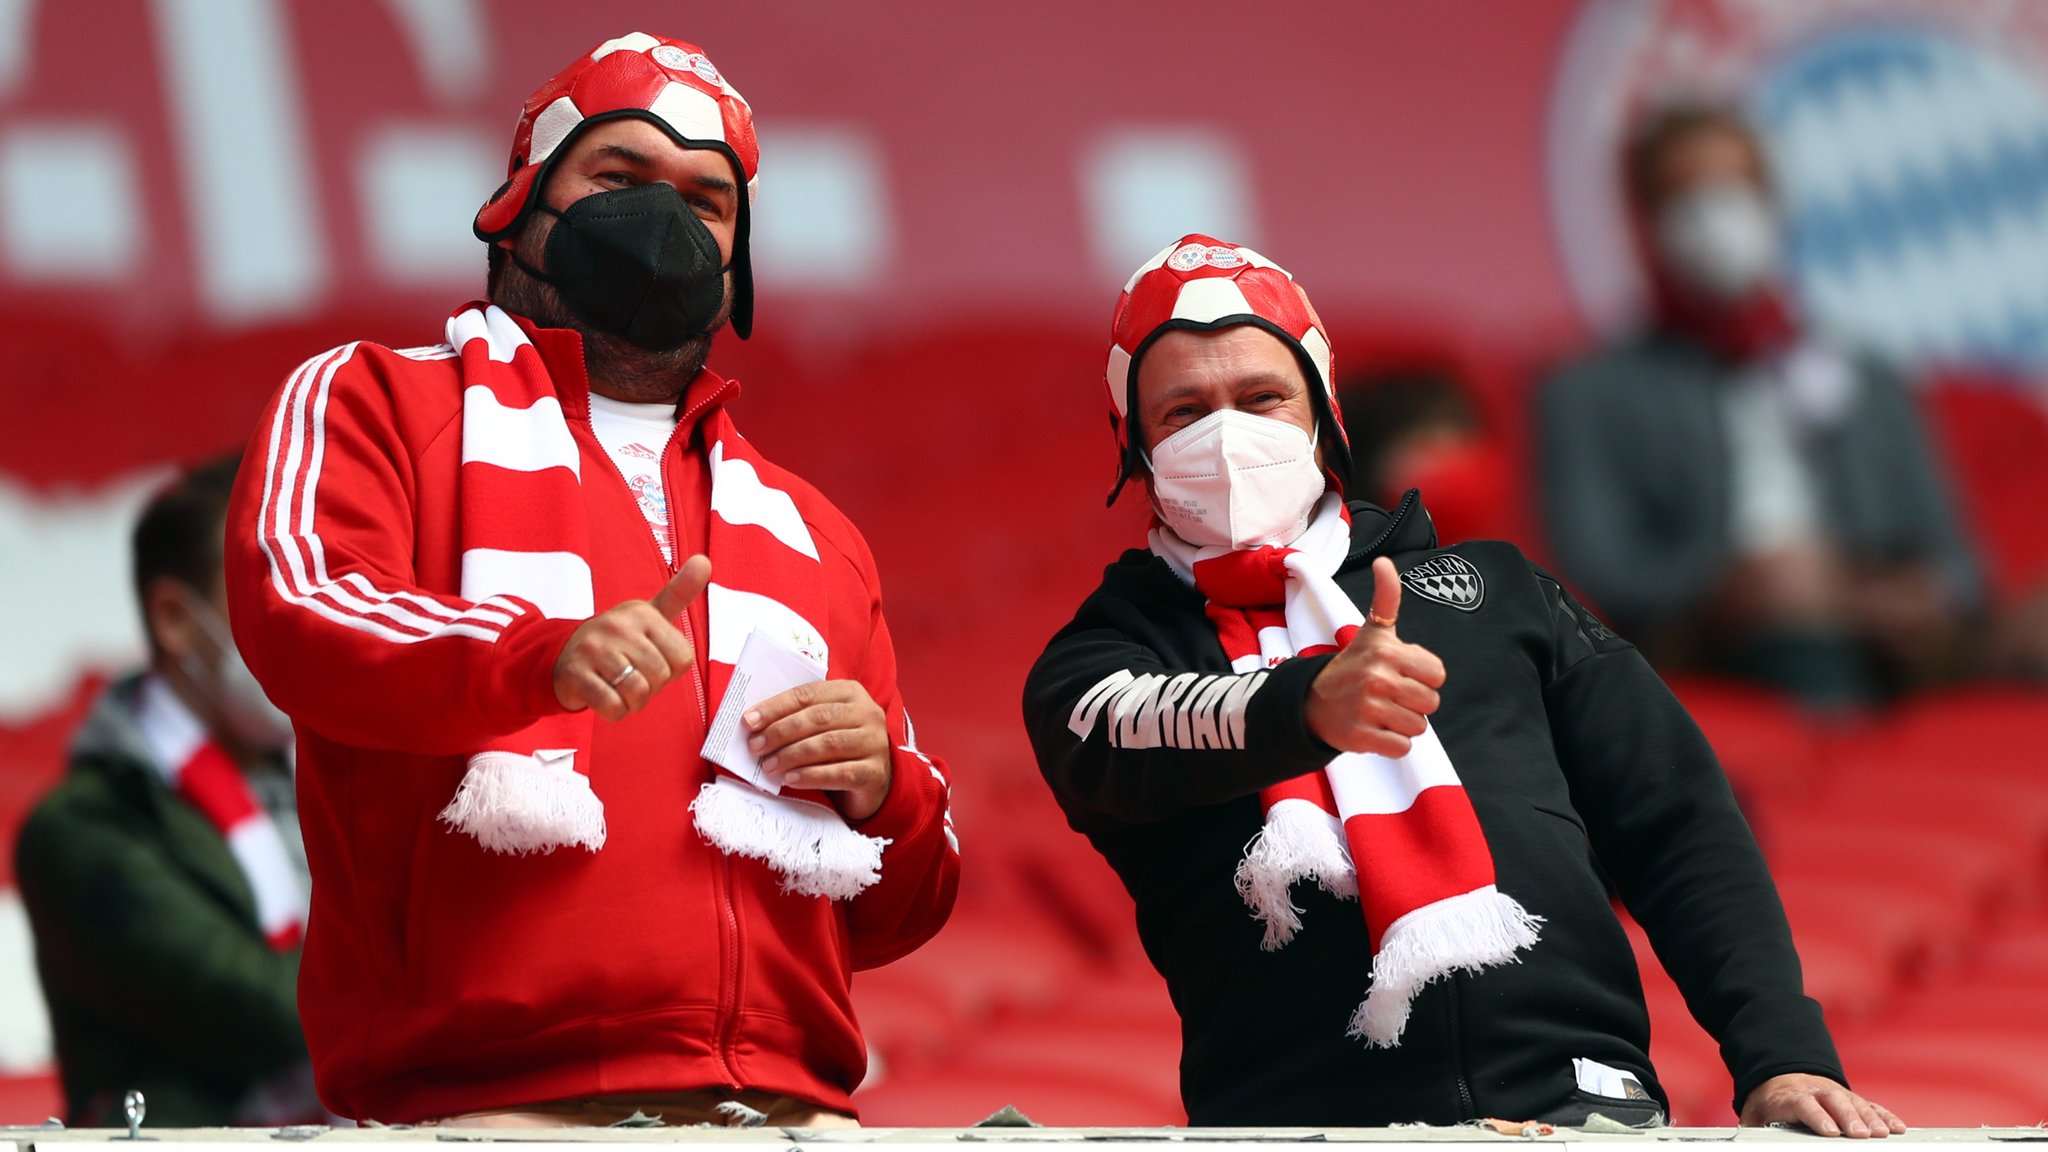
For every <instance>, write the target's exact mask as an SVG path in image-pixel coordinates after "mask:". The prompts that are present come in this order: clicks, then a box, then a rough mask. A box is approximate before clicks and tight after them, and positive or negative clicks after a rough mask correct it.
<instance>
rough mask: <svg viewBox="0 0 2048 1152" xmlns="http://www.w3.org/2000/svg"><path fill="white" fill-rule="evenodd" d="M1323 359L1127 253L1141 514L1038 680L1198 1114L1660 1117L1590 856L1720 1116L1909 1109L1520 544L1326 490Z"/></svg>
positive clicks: (1259, 315) (1057, 787) (1337, 429)
mask: <svg viewBox="0 0 2048 1152" xmlns="http://www.w3.org/2000/svg"><path fill="white" fill-rule="evenodd" d="M1329 362H1330V348H1329V343H1328V339H1327V337H1326V335H1325V333H1324V332H1323V329H1322V325H1321V321H1320V320H1319V319H1318V318H1317V317H1316V315H1315V313H1314V310H1313V309H1312V308H1311V307H1310V306H1309V304H1308V300H1307V297H1306V295H1305V294H1304V293H1302V292H1301V290H1300V289H1299V287H1298V286H1297V285H1296V284H1295V283H1294V282H1293V280H1292V278H1291V277H1289V276H1288V275H1287V274H1286V273H1285V272H1284V271H1283V270H1281V269H1280V268H1278V267H1277V266H1275V265H1274V264H1273V263H1272V262H1271V261H1269V260H1267V259H1265V258H1264V257H1262V256H1259V255H1258V254H1257V253H1255V252H1252V251H1250V250H1249V249H1245V248H1242V247H1238V246H1234V245H1229V244H1223V243H1220V242H1218V241H1216V240H1214V239H1212V238H1210V237H1206V236H1198V235H1197V236H1189V237H1186V238H1184V239H1182V240H1181V241H1179V242H1177V243H1176V244H1174V245H1171V246H1169V247H1168V248H1166V249H1165V250H1163V251H1162V252H1160V253H1159V255H1158V256H1156V257H1155V258H1154V259H1153V260H1152V261H1150V262H1148V263H1147V264H1146V265H1145V266H1144V267H1142V268H1140V269H1139V271H1138V274H1137V275H1135V276H1133V277H1132V279H1131V281H1130V283H1129V284H1127V285H1126V286H1125V290H1124V294H1123V296H1122V298H1121V299H1120V301H1119V303H1118V307H1117V313H1116V319H1115V322H1114V343H1113V346H1112V350H1111V353H1110V362H1109V370H1108V373H1107V383H1108V390H1109V399H1110V405H1111V410H1112V422H1113V425H1114V427H1115V429H1116V432H1117V437H1118V441H1119V445H1120V447H1121V449H1122V461H1121V464H1120V469H1119V477H1118V489H1119V490H1120V489H1121V486H1122V483H1123V482H1124V481H1125V480H1126V479H1128V478H1130V477H1131V476H1133V475H1139V476H1142V477H1143V479H1144V482H1145V485H1146V488H1147V490H1148V493H1149V495H1150V496H1151V500H1152V506H1153V509H1154V511H1155V513H1156V514H1157V518H1158V523H1157V526H1156V527H1155V528H1154V529H1153V531H1152V533H1151V536H1150V541H1149V542H1150V545H1151V547H1150V548H1149V549H1147V550H1133V551H1130V552H1127V553H1125V555H1124V556H1123V558H1122V559H1121V560H1119V561H1118V562H1117V563H1115V564H1113V565H1111V566H1110V567H1109V569H1108V570H1107V571H1106V572H1105V574H1104V578H1103V582H1102V585H1101V587H1100V588H1098V589H1097V590H1096V592H1095V593H1094V594H1093V595H1091V596H1090V597H1089V598H1088V600H1087V601H1086V602H1085V603H1084V604H1083V605H1082V606H1081V609H1080V611H1079V613H1078V614H1077V615H1076V617H1075V619H1074V620H1073V622H1072V623H1070V624H1069V625H1067V626H1066V627H1065V628H1064V629H1062V630H1061V631H1060V632H1059V634H1058V635H1057V636H1055V637H1054V638H1053V640H1052V642H1051V644H1050V645H1049V646H1048V647H1047V649H1046V652H1045V654H1044V655H1043V656H1042V657H1041V658H1040V659H1039V661H1038V663H1037V665H1036V666H1035V667H1034V668H1033V669H1032V672H1031V676H1030V679H1029V681H1028V683H1027V684H1026V686H1025V700H1024V710H1025V717H1026V721H1027V724H1028V726H1029V728H1030V733H1031V738H1032V742H1033V745H1034V747H1035V749H1036V752H1037V755H1038V760H1039V765H1040V768H1041V770H1042V771H1043V773H1044V775H1045V777H1046V780H1047V781H1048V782H1049V783H1050V784H1051V786H1052V788H1053V790H1054V792H1055V793H1056V794H1057V796H1058V798H1059V800H1060V803H1061V805H1062V807H1063V808H1064V809H1065V811H1066V813H1067V817H1068V821H1069V823H1070V824H1072V826H1073V827H1074V828H1075V829H1076V830H1078V831H1080V832H1082V833H1084V834H1086V835H1087V836H1088V837H1089V839H1090V840H1091V841H1092V842H1093V843H1094V845H1095V846H1096V848H1097V849H1098V850H1099V851H1101V852H1102V854H1103V855H1104V856H1105V857H1106V858H1107V859H1108V860H1109V862H1110V864H1111V865H1112V866H1113V867H1114V868H1115V869H1116V870H1117V872H1118V874H1119V875H1120V876H1121V877H1122V879H1123V882H1124V884H1125V886H1126V887H1127V888H1129V889H1130V891H1131V893H1132V895H1133V896H1134V897H1135V899H1136V900H1137V906H1138V930H1139V934H1140V936H1141V937H1142V939H1143V941H1144V944H1145V948H1146V951H1147V953H1148V955H1149V956H1150V957H1151V958H1152V961H1153V963H1154V964H1155V965H1156V966H1157V967H1158V969H1159V971H1160V972H1161V974H1162V975H1164V976H1165V977H1166V981H1167V984H1168V987H1169V989H1170V991H1171V992H1172V995H1173V999H1174V1003H1175V1005H1176V1007H1177V1008H1178V1009H1179V1011H1180V1014H1181V1019H1182V1035H1183V1048H1184V1050H1183V1055H1182V1062H1181V1083H1182V1094H1183V1097H1184V1099H1185V1103H1186V1105H1187V1109H1188V1115H1189V1118H1190V1119H1191V1120H1192V1121H1193V1122H1194V1123H1196V1124H1201V1125H1259V1126H1271V1125H1383V1124H1390V1123H1399V1122H1415V1121H1420V1122H1427V1123H1435V1124H1449V1123H1455V1122H1458V1121H1463V1120H1469V1119H1474V1118H1482V1117H1495V1118H1505V1119H1512V1120H1526V1119H1538V1120H1548V1121H1553V1122H1561V1123H1577V1122H1582V1121H1583V1120H1584V1119H1585V1117H1586V1116H1587V1115H1588V1114H1589V1113H1590V1112H1595V1111H1598V1112H1601V1113H1603V1114H1605V1115H1607V1116H1609V1117H1610V1118H1615V1119H1624V1120H1627V1121H1630V1122H1634V1123H1639V1124H1654V1123H1658V1122H1661V1119H1662V1115H1663V1107H1664V1094H1663V1090H1662V1088H1661V1087H1660V1086H1659V1084H1658V1082H1657V1078H1656V1074H1655V1071H1654V1070H1653V1069H1652V1068H1651V1067H1650V1062H1649V1058H1648V1055H1647V1052H1648V1048H1649V1021H1648V1016H1647V1013H1646V1011H1645V1008H1644V1005H1643V997H1642V988H1641V984H1640V981H1639V979H1638V976H1637V973H1636V967H1635V960H1634V957H1633V955H1632V953H1631V951H1630V948H1629V945H1628V942H1627V938H1626V937H1625V935H1624V934H1623V931H1622V928H1621V925H1620V924H1619V922H1618V921H1617V920H1616V918H1615V915H1614V912H1613V910H1612V907H1611V905H1610V903H1609V900H1608V895H1607V886H1606V883H1605V882H1604V881H1603V872H1604V874H1605V876H1606V877H1610V878H1611V879H1612V881H1613V883H1614V885H1615V887H1616V888H1617V889H1618V890H1619V891H1620V893H1621V895H1622V898H1623V899H1624V900H1625V901H1626V903H1627V904H1628V906H1629V908H1630V910H1631V911H1632V913H1633V914H1634V915H1635V916H1636V918H1637V919H1638V920H1639V921H1640V922H1641V923H1642V924H1643V926H1644V927H1645V929H1647V930H1648V932H1649V933H1650V937H1651V939H1652V941H1653V942H1654V943H1655V944H1656V947H1657V950H1658V953H1659V955H1660V956H1662V957H1664V958H1665V962H1666V966H1667V968H1668V969H1669V970H1670V971H1671V974H1672V976H1673V978H1674V979H1675V980H1676V981H1677V982H1678V985H1679V987H1680V988H1681V989H1682V990H1683V991H1684V993H1685V995H1686V998H1687V1000H1688V1002H1689V1003H1690V1004H1691V1005H1692V1006H1693V1010H1694V1012H1695V1014H1696V1015H1697V1016H1698V1017H1699V1019H1700V1021H1701V1023H1702V1024H1703V1025H1704V1026H1705V1027H1706V1028H1707V1030H1708V1031H1709V1032H1711V1033H1712V1034H1713V1035H1714V1036H1715V1037H1716V1038H1717V1039H1718V1040H1719V1041H1720V1043H1721V1048H1722V1052H1723V1055H1724V1056H1725V1058H1726V1059H1727V1062H1728V1067H1729V1070H1730V1072H1731V1074H1732V1076H1733V1078H1734V1085H1735V1093H1736V1094H1735V1099H1734V1106H1735V1108H1736V1110H1737V1112H1738V1113H1739V1114H1740V1116H1741V1119H1742V1122H1743V1123H1744V1124H1751V1125H1756V1124H1768V1123H1772V1122H1797V1123H1802V1124H1804V1125H1806V1126H1807V1127H1808V1128H1810V1129H1812V1130H1814V1131H1816V1132H1819V1133H1822V1134H1825V1135H1836V1134H1843V1135H1849V1136H1870V1135H1876V1136H1882V1135H1885V1134H1886V1133H1888V1132H1903V1131H1904V1130H1905V1129H1904V1125H1902V1124H1901V1123H1900V1122H1899V1121H1898V1119H1897V1117H1895V1116H1893V1115H1892V1114H1891V1113H1890V1112H1889V1111H1887V1110H1886V1109H1884V1108H1882V1107H1880V1106H1878V1105H1876V1104H1874V1103H1872V1102H1870V1101H1867V1100H1864V1099H1862V1098H1861V1097H1860V1096H1858V1095H1856V1094H1855V1093H1854V1092H1852V1091H1850V1090H1849V1089H1848V1088H1847V1087H1846V1086H1845V1083H1846V1081H1845V1078H1844V1076H1843V1074H1842V1070H1841V1066H1840V1060H1839V1059H1838V1057H1837V1056H1836V1053H1835V1049H1834V1044H1833V1042H1832V1041H1831V1040H1830V1038H1829V1036H1828V1032H1827V1029H1826V1027H1825V1025H1824V1024H1823V1023H1822V1020H1821V1011H1820V1006H1819V1005H1818V1004H1817V1003H1815V1002H1814V1001H1813V1000H1811V999H1810V998H1808V997H1807V996H1806V995H1805V994H1804V992H1803V991H1802V988H1801V980H1800V972H1799V959H1798V956H1797V954H1796V953H1795V952H1794V951H1793V947H1792V940H1791V933H1790V930H1789V928H1788V927H1787V925H1786V921H1785V914H1784V911H1783V908H1782V906H1781V905H1780V903H1779V900H1778V896H1777V892H1776V889H1775V887H1774V886H1773V885H1772V882H1771V879H1770V876H1769V874H1768V872H1767V871H1766V869H1765V866H1764V861H1763V857H1762V855H1761V853H1760V852H1759V851H1758V849H1757V846H1756V843H1755V841H1754V839H1753V838H1752V837H1751V835H1750V832H1749V829H1748V827H1747V825H1746V824H1745V823H1744V821H1743V819H1742V816H1741V814H1740V813H1739V811H1738V810H1737V809H1736V807H1735V804H1734V801H1733V799H1732V797H1731V796H1730V793H1729V789H1728V785H1727V782H1726V779H1725V777H1724V776H1723V775H1722V773H1721V771H1720V768H1719V765H1718V764H1717V762H1716V761H1715V759H1714V754H1713V751H1712V749H1710V748H1709V747H1708V745H1707V743H1706V741H1705V739H1704V738H1703V737H1702V736H1701V735H1700V733H1699V730H1698V729H1697V728H1696V727H1695V726H1694V725H1693V724H1692V722H1691V721H1690V719H1689V718H1688V717H1687V716H1686V714H1685V712H1684V710H1683V709H1682V708H1681V707H1680V705H1679V704H1678V702H1677V701H1676V700H1675V699H1674V698H1673V697H1672V696H1671V694H1670V693H1669V691H1667V690H1666V689H1665V688H1664V686H1663V685H1662V684H1661V683H1660V682H1659V681H1658V679H1657V678H1656V676H1655V674H1654V673H1652V672H1651V671H1650V670H1649V668H1648V667H1647V666H1646V665H1645V664H1644V663H1643V661H1642V660H1641V659H1640V658H1639V657H1638V656H1637V655H1636V653H1635V651H1634V649H1632V648H1631V647H1630V646H1629V645H1628V644H1627V643H1626V642H1625V641H1622V640H1621V639H1619V638H1617V637H1616V636H1615V635H1614V634H1613V633H1612V632H1611V631H1609V630H1608V629H1607V628H1605V627H1604V626H1603V625H1602V624H1601V623H1600V622H1599V621H1598V620H1597V619H1595V618H1594V617H1593V616H1592V615H1591V614H1590V613H1588V612H1587V611H1586V610H1585V609H1584V608H1582V607H1581V606H1580V605H1579V604H1578V603H1577V602H1576V601H1574V600H1573V599H1572V597H1571V596H1570V595H1569V594H1568V593H1566V592H1565V590H1564V589H1563V588H1562V587H1560V586H1559V585H1558V583H1557V582H1556V581H1555V580H1553V579H1552V578H1550V577H1549V576H1547V575H1546V574H1544V573H1543V572H1541V571H1540V570H1538V569H1536V568H1535V567H1533V566H1532V565H1531V564H1530V563H1529V562H1528V561H1527V560H1526V559H1525V558H1524V557H1523V556H1522V555H1521V554H1520V552H1518V551H1517V550H1516V549H1515V548H1514V547H1513V546H1511V545H1508V544H1503V543H1497V542H1473V543H1469V544H1461V545H1459V546H1457V547H1454V548H1450V549H1438V548H1437V547H1436V539H1435V533H1434V532H1433V530H1432V529H1431V527H1430V523H1429V517H1428V514H1427V513H1426V512H1424V511H1423V509H1422V507H1421V505H1420V503H1419V501H1418V499H1417V496H1416V494H1415V493H1413V492H1411V493H1409V494H1408V496H1407V498H1406V499H1404V500H1403V501H1402V503H1401V505H1400V506H1399V507H1398V508H1396V509H1394V510H1392V511H1387V510H1384V509H1381V508H1377V507H1374V506H1372V505H1368V504H1352V505H1349V506H1347V505H1345V504H1344V503H1343V501H1342V499H1341V496H1340V495H1338V494H1337V493H1338V491H1339V488H1340V485H1338V484H1337V483H1336V482H1335V481H1334V480H1333V479H1332V478H1333V477H1336V476H1343V475H1345V474H1346V473H1347V472H1348V460H1346V459H1345V457H1346V455H1347V449H1346V446H1345V442H1344V439H1343V431H1342V426H1341V423H1340V422H1339V421H1338V419H1337V414H1336V412H1335V411H1334V408H1333V405H1332V403H1331V401H1330V393H1329V383H1328V381H1329ZM1114 498H1115V492H1112V495H1111V499H1112V500H1114ZM1596 861H1597V862H1596ZM1309 881H1313V883H1310V882H1309ZM1354 901H1355V903H1354ZM1361 913H1362V914H1361ZM1368 974H1370V978H1368ZM1361 993H1363V994H1364V1003H1362V1004H1361V1003H1359V1000H1360V996H1361ZM1347 1021H1348V1027H1347Z"/></svg>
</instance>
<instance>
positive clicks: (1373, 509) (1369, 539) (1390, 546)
mask: <svg viewBox="0 0 2048 1152" xmlns="http://www.w3.org/2000/svg"><path fill="white" fill-rule="evenodd" d="M1350 508H1351V551H1350V552H1349V553H1348V554H1346V555H1345V557H1344V567H1346V568H1352V567H1357V566H1360V565H1365V564H1370V563H1372V561H1373V558H1374V557H1376V556H1393V555H1397V554H1399V553H1402V552H1421V551H1426V550H1428V549H1431V548H1434V547H1436V525H1435V524H1434V523H1432V522H1431V521H1430V518H1429V511H1428V509H1426V508H1424V507H1423V506H1422V490H1421V489H1419V488H1410V489H1409V490H1408V491H1407V493H1406V494H1405V495H1403V496H1402V497H1401V502H1400V503H1399V504H1397V505H1395V506H1394V507H1393V508H1392V509H1391V510H1389V509H1386V508H1382V507H1380V506H1379V505H1377V504H1368V503H1366V502H1365V501H1363V500H1353V501H1351V504H1350Z"/></svg>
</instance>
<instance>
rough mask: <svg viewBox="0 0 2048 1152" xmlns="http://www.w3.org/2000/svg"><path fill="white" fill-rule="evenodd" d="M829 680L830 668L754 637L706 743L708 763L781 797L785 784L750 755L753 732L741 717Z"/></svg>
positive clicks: (758, 635) (749, 637) (752, 634)
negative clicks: (772, 699)
mask: <svg viewBox="0 0 2048 1152" xmlns="http://www.w3.org/2000/svg"><path fill="white" fill-rule="evenodd" d="M824 678H825V669H824V668H822V667H820V666H819V665H818V662H817V661H815V660H813V659H811V658H810V657H808V656H806V655H804V654H803V653H801V652H798V651H797V650H795V649H794V648H791V647H789V646H788V645H786V644H783V643H782V642H781V641H778V640H776V639H775V638H773V637H771V636H769V635H768V634H767V633H765V632H761V631H759V630H756V631H753V632H749V633H748V634H747V638H746V641H745V642H744V643H742V644H741V645H740V659H739V663H737V664H735V665H733V669H732V681H731V682H730V683H728V684H727V685H726V687H725V699H723V700H721V701H719V704H718V715H716V716H714V717H712V719H711V734H710V735H708V736H706V737H705V738H704V758H705V759H706V760H709V761H711V762H712V763H713V764H717V765H719V766H720V767H722V768H724V769H725V770H726V771H728V772H731V773H732V774H733V775H735V776H738V777H739V778H740V779H742V780H745V781H746V782H747V783H749V784H752V785H753V786H754V787H756V788H759V789H760V790H762V791H763V792H769V793H773V794H776V795H780V794H781V792H782V785H781V784H780V783H778V782H776V781H774V780H770V779H769V778H768V774H767V773H765V772H763V771H761V762H760V761H759V760H756V759H755V758H754V754H753V752H751V751H749V750H748V748H747V740H748V738H750V737H751V736H752V735H753V733H751V732H749V731H747V726H746V725H745V724H742V723H740V716H741V715H742V714H744V713H745V712H746V710H747V709H749V708H752V707H753V706H754V705H756V704H759V703H760V702H761V701H763V700H766V699H768V698H769V697H771V696H779V695H781V694H782V693H784V692H787V691H789V690H790V689H791V688H795V687H797V686H798V685H802V684H815V683H817V682H818V681H820V680H823V679H824Z"/></svg>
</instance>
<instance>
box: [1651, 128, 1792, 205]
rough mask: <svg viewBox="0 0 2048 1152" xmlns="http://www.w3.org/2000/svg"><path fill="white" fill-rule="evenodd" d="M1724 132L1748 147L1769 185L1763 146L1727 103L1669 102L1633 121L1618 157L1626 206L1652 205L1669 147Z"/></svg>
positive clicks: (1767, 165)
mask: <svg viewBox="0 0 2048 1152" xmlns="http://www.w3.org/2000/svg"><path fill="white" fill-rule="evenodd" d="M1715 132H1724V133H1727V134H1728V135H1730V136H1734V137H1736V138H1738V139H1740V140H1741V141H1742V142H1743V143H1744V144H1746V145H1748V146H1749V151H1750V155H1752V156H1753V157H1755V158H1756V166H1757V171H1758V172H1760V173H1762V174H1763V176H1764V182H1765V183H1766V184H1768V183H1769V182H1770V165H1769V163H1768V159H1767V157H1765V155H1764V149H1763V143H1762V141H1760V140H1758V139H1757V134H1756V129H1755V128H1754V127H1753V126H1752V125H1751V124H1750V122H1749V118H1748V117H1747V116H1744V115H1743V114H1742V112H1741V111H1740V110H1738V109H1737V108H1735V107H1734V106H1732V105H1728V104H1707V103H1673V104H1667V105H1665V106H1663V107H1661V108H1658V109H1656V110H1654V111H1652V112H1650V113H1649V114H1648V115H1646V116H1644V117H1643V118H1642V119H1641V120H1640V121H1638V122H1637V124H1636V126H1635V130H1634V131H1632V132H1630V133H1629V138H1628V145H1627V148H1626V149H1625V151H1624V152H1623V157H1622V180H1623V183H1624V185H1625V187H1626V190H1627V192H1628V198H1629V203H1630V204H1632V205H1634V206H1635V207H1637V208H1648V207H1651V206H1652V205H1653V203H1654V202H1655V200H1656V197H1657V194H1658V188H1657V176H1658V169H1659V168H1661V167H1662V166H1663V163H1664V157H1665V156H1666V155H1668V154H1670V152H1671V150H1672V149H1673V148H1676V147H1677V146H1679V145H1680V144H1683V143H1685V142H1687V141H1688V140H1691V139H1693V138H1694V137H1696V136H1702V135H1708V134H1711V133H1715Z"/></svg>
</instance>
